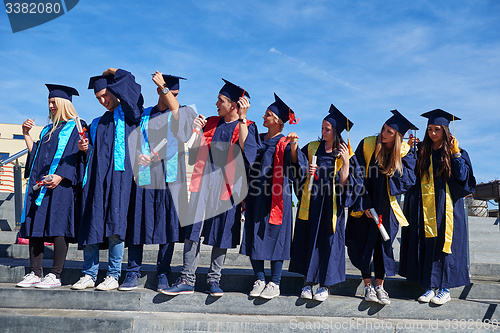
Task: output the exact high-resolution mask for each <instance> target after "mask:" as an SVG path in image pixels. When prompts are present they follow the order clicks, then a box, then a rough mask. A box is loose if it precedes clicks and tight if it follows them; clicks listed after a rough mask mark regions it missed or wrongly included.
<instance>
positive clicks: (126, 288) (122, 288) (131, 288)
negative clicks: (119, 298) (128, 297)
mask: <svg viewBox="0 0 500 333" xmlns="http://www.w3.org/2000/svg"><path fill="white" fill-rule="evenodd" d="M134 289H137V287H118V290H119V291H131V290H134Z"/></svg>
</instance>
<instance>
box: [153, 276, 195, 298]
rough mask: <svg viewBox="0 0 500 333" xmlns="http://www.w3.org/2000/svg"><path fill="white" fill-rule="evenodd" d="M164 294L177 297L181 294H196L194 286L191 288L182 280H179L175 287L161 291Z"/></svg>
mask: <svg viewBox="0 0 500 333" xmlns="http://www.w3.org/2000/svg"><path fill="white" fill-rule="evenodd" d="M160 292H161V293H162V294H165V295H169V296H177V295H179V294H192V293H194V286H190V285H189V284H187V283H186V282H185V281H183V280H182V278H178V279H177V281H175V283H174V285H173V286H172V287H170V288H167V289H162V290H160Z"/></svg>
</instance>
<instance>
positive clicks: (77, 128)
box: [75, 116, 85, 140]
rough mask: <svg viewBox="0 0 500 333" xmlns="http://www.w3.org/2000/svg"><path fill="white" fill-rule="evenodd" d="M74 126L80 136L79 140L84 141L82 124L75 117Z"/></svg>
mask: <svg viewBox="0 0 500 333" xmlns="http://www.w3.org/2000/svg"><path fill="white" fill-rule="evenodd" d="M75 125H76V130H77V131H78V134H80V139H82V140H85V132H84V131H83V128H82V123H81V122H80V117H78V116H76V117H75Z"/></svg>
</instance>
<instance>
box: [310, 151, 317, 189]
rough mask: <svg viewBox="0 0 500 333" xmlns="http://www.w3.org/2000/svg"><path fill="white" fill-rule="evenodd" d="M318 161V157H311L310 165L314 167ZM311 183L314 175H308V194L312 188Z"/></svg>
mask: <svg viewBox="0 0 500 333" xmlns="http://www.w3.org/2000/svg"><path fill="white" fill-rule="evenodd" d="M317 160H318V157H317V156H313V157H312V162H311V165H316V161H317ZM313 182H314V175H310V176H309V192H311V191H312V188H313Z"/></svg>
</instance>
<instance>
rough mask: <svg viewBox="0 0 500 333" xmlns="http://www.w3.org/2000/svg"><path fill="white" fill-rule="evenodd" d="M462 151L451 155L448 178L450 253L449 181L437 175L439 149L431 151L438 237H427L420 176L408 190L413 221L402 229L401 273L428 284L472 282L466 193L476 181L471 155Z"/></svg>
mask: <svg viewBox="0 0 500 333" xmlns="http://www.w3.org/2000/svg"><path fill="white" fill-rule="evenodd" d="M461 153H462V157H459V158H452V160H451V167H452V169H451V178H449V179H448V186H449V188H450V193H451V198H452V201H453V238H452V244H451V253H450V254H448V253H445V252H443V245H444V234H445V224H446V216H445V213H446V212H445V211H446V209H445V207H446V204H445V201H446V200H445V193H446V183H445V180H444V178H443V177H438V176H437V172H438V171H439V169H440V162H439V160H438V158H437V157H438V153H437V152H436V151H433V152H432V165H433V174H434V190H435V198H436V223H437V230H438V235H437V237H433V238H426V237H425V232H424V220H423V213H422V187H421V183H420V177H418V178H417V183H416V184H415V186H413V187H412V188H411V189H410V190H409V191H408V193H407V194H405V205H404V213H405V215H406V217H407V219H408V222H409V223H410V225H409V226H408V227H404V228H403V229H402V230H401V249H400V251H401V252H400V266H399V274H400V275H401V276H405V277H406V278H407V279H408V280H410V281H415V282H418V283H419V284H421V285H422V286H423V287H425V288H454V287H460V286H464V285H468V284H469V283H470V280H469V270H468V269H467V241H468V238H467V227H466V222H465V218H466V217H465V209H464V200H463V197H464V196H466V195H468V194H470V193H472V192H474V191H475V187H476V181H475V178H474V174H473V171H472V164H471V162H470V159H469V155H468V154H467V152H466V151H465V150H461Z"/></svg>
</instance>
